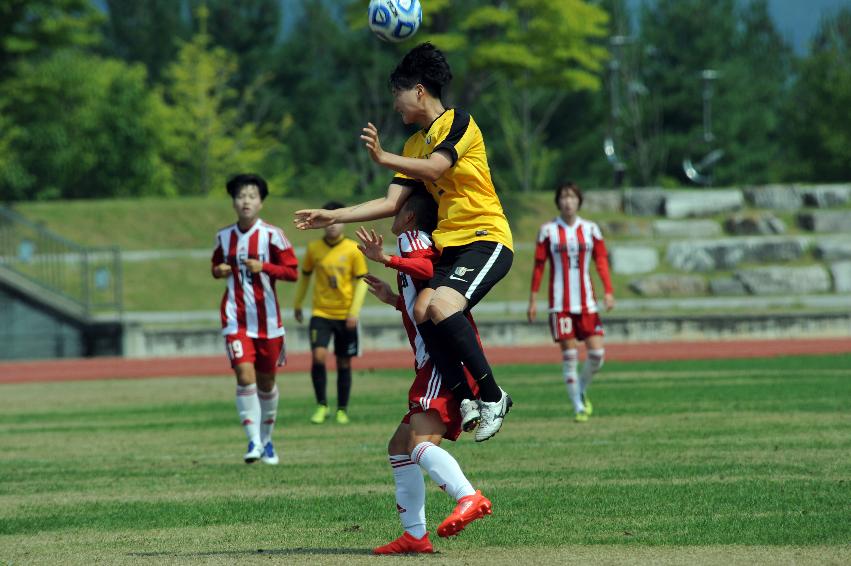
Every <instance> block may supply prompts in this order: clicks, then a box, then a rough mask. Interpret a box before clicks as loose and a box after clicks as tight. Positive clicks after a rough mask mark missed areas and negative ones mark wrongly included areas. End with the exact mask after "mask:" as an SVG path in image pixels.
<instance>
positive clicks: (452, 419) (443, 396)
mask: <svg viewBox="0 0 851 566" xmlns="http://www.w3.org/2000/svg"><path fill="white" fill-rule="evenodd" d="M464 375H465V376H467V383H468V384H469V385H470V389H472V390H473V393H475V394H478V390H479V386H478V385H476V382H475V380H474V379H473V377H472V376H471V375H470V372H468V371H467V370H466V368H465V369H464ZM426 411H436V412H437V414H438V415H439V416H440V420H441V421H443V424H445V425H446V432H444V433H443V438H445V439H447V440H457V439H458V437H459V436H461V402H460V400H457V399H455V396H454V395H452V391H450V390H449V388H448V387H445V386H444V385H443V380H442V379H441V377H440V374H439V373H438V372H437V371H436V370H435V369H434V364H433V363H432V361H431V360H428V361H427V362H426V363H425V364H424V365H423V367H421V368H420V369H418V370H417V376H416V377H415V378H414V383H412V384H411V388H410V389H409V390H408V413H407V414H406V415H405V416H404V417H403V418H402V422H403V423H405V424H411V415H414V414H416V413H425V412H426Z"/></svg>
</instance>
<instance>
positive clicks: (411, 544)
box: [372, 531, 434, 554]
mask: <svg viewBox="0 0 851 566" xmlns="http://www.w3.org/2000/svg"><path fill="white" fill-rule="evenodd" d="M432 552H434V548H433V547H432V546H431V541H430V540H428V533H426V534H425V535H423V538H416V537H414V536H413V535H411V534H410V533H409V532H408V531H405V532H404V533H403V534H402V536H400V537H399V538H397V539H396V540H394V541H393V542H391V543H389V544H385V545H384V546H379V547H377V548H373V549H372V553H373V554H430V553H432Z"/></svg>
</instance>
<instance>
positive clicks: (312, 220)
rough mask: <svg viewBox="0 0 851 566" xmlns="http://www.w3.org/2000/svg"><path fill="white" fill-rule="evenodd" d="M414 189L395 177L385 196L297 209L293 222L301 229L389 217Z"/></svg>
mask: <svg viewBox="0 0 851 566" xmlns="http://www.w3.org/2000/svg"><path fill="white" fill-rule="evenodd" d="M412 190H413V189H412V188H411V187H408V186H405V185H402V184H399V183H398V182H396V179H394V180H393V182H392V183H390V185H389V186H388V187H387V195H385V196H384V198H377V199H373V200H370V201H367V202H362V203H360V204H355V205H353V206H347V207H345V208H338V209H336V210H324V209H321V208H307V209H304V210H297V211H296V213H295V219H294V220H293V222H295V225H296V227H297V228H298V229H299V230H309V229H311V228H324V227H325V226H330V225H331V224H337V223H350V222H368V221H370V220H378V219H379V218H389V217H390V216H394V215H395V214H396V213H397V212H399V209H400V208H402V205H403V204H405V201H406V200H408V197H409V196H410V195H411V191H412Z"/></svg>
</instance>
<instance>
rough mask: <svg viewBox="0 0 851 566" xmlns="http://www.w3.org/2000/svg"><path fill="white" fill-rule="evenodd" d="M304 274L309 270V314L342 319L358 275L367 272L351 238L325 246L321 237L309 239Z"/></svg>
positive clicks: (360, 254) (303, 265)
mask: <svg viewBox="0 0 851 566" xmlns="http://www.w3.org/2000/svg"><path fill="white" fill-rule="evenodd" d="M301 269H302V271H303V272H304V273H307V274H310V273H313V274H314V275H315V277H314V282H313V284H314V287H313V305H312V309H313V315H314V316H321V317H323V318H329V319H332V320H344V319H345V318H346V315H347V314H348V312H349V307H350V306H351V304H352V298H353V297H354V289H355V283H357V278H358V277H363V276H364V275H366V274H367V273H368V271H369V270H368V269H367V267H366V258H365V257H364V255H363V254H362V253H361V251H360V250H359V249H358V245H357V244H356V243H355V242H354V240H350V239H349V238H343V239H342V240H340V241H339V242H337V243H336V244H334V245H333V246H329V245H328V243H327V242H326V241H325V239H324V238H322V239H319V240H315V241H313V242H310V243H309V244H308V245H307V252H306V253H305V256H304V261H302V263H301Z"/></svg>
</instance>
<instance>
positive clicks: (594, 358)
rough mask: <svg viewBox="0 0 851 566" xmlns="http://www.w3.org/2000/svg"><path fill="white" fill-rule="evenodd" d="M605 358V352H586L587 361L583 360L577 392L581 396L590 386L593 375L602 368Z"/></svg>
mask: <svg viewBox="0 0 851 566" xmlns="http://www.w3.org/2000/svg"><path fill="white" fill-rule="evenodd" d="M605 357H606V350H604V349H603V348H600V349H599V350H588V359H587V360H585V365H584V366H582V375H580V376H579V390H580V393H581V394H582V395H585V390H586V389H588V386H589V385H591V380H592V379H594V374H595V373H597V372H598V371H600V368H601V367H603V361H604V360H605Z"/></svg>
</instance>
